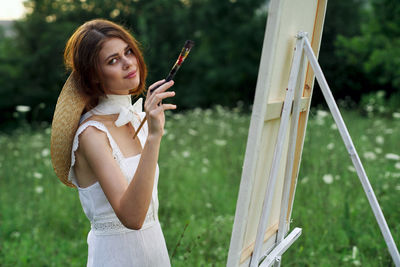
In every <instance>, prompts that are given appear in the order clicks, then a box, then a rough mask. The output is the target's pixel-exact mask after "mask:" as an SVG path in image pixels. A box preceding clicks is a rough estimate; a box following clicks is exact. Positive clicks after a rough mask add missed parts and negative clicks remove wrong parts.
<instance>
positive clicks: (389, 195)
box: [0, 0, 400, 266]
mask: <svg viewBox="0 0 400 267" xmlns="http://www.w3.org/2000/svg"><path fill="white" fill-rule="evenodd" d="M26 6H27V8H28V9H29V10H30V12H28V14H27V15H26V17H25V18H23V19H21V20H20V21H17V22H16V23H15V25H14V33H15V35H14V36H11V37H10V36H8V37H7V36H5V35H4V32H2V31H1V29H0V151H1V153H0V266H83V265H85V262H86V257H87V245H86V239H85V238H86V235H87V232H88V230H89V228H90V225H89V222H88V220H87V219H86V218H85V215H84V213H83V212H82V209H81V206H80V203H79V199H78V197H77V193H76V191H75V190H72V189H71V190H68V189H67V188H66V187H65V186H64V185H62V184H61V183H60V182H59V181H58V179H57V178H56V177H55V175H54V172H53V170H52V167H51V161H50V150H49V138H50V128H49V125H50V124H49V123H50V122H51V118H52V114H53V110H54V106H55V103H56V99H57V96H58V94H59V92H60V89H61V87H62V85H63V83H64V81H65V79H66V77H67V75H68V74H67V73H66V72H65V70H64V67H63V63H62V54H63V49H64V45H65V42H66V40H67V39H68V38H69V36H70V35H71V34H72V32H73V31H74V29H76V27H78V26H79V25H80V24H82V23H83V22H85V21H87V20H89V19H92V18H98V17H102V18H107V19H111V20H113V21H116V22H118V23H122V24H124V25H126V26H127V27H128V28H130V29H131V31H132V32H133V33H134V34H135V36H137V38H138V39H139V41H141V42H142V46H143V51H144V55H145V59H146V61H147V64H148V66H149V70H150V72H149V78H148V83H149V84H150V83H152V82H153V81H155V80H158V79H160V78H163V77H164V76H165V75H166V74H167V72H168V70H169V69H170V67H171V65H172V63H173V62H174V61H175V59H176V57H177V54H178V53H179V49H180V48H181V46H182V44H183V43H184V41H185V40H186V39H193V40H194V41H195V42H196V46H195V48H194V49H193V51H192V52H191V54H190V56H189V58H188V61H187V63H185V66H184V67H183V68H182V70H181V71H180V74H179V75H177V77H176V85H175V89H176V91H177V96H176V100H175V102H176V103H177V104H178V106H179V108H180V111H179V113H176V114H175V113H171V114H169V115H168V117H167V125H166V129H167V134H166V136H165V138H164V139H163V143H162V148H161V155H160V157H161V158H162V159H163V160H162V161H160V169H161V174H162V176H161V177H160V184H159V198H160V203H161V205H160V220H161V222H162V226H163V229H164V234H165V238H166V241H167V245H168V249H169V253H170V256H171V259H172V264H173V266H224V265H225V263H226V258H227V253H228V248H229V240H230V235H231V231H232V225H233V218H234V213H235V207H236V200H237V193H238V190H239V180H240V175H241V166H242V164H243V157H244V151H245V145H246V144H245V142H246V140H247V132H248V126H249V119H250V111H251V104H252V102H253V98H254V89H255V84H256V77H257V71H258V65H259V59H260V53H261V46H262V39H263V34H264V30H265V23H266V18H267V10H268V9H267V5H265V1H264V0H263V1H261V0H230V1H228V0H180V1H178V0H152V1H149V0H147V1H143V0H135V1H128V0H126V1H122V0H117V1H111V0H55V1H50V0H27V1H26ZM398 14H400V2H399V1H395V0H349V1H334V0H332V1H328V8H327V13H326V20H325V26H324V34H323V38H322V44H321V51H320V63H321V65H322V68H323V70H324V73H325V75H326V76H327V80H328V82H329V83H330V85H331V87H332V90H333V94H334V95H335V97H336V98H337V99H338V102H339V104H340V107H341V110H342V112H343V115H344V119H345V122H346V124H347V125H348V127H349V130H350V134H351V135H352V137H353V140H354V142H355V145H356V147H357V149H358V151H359V154H360V156H361V159H362V161H363V162H364V166H365V168H366V171H367V173H368V175H369V177H370V179H371V184H372V186H373V188H374V190H375V193H376V195H377V198H378V200H379V203H380V204H381V206H382V209H383V212H384V214H385V216H386V219H387V221H388V224H389V227H390V229H391V231H392V234H393V237H394V239H395V240H396V241H397V243H398V240H400V224H399V220H400V218H399V212H398V211H399V210H398V205H397V203H399V201H400V199H399V198H400V194H399V190H400V156H399V155H398V154H399V152H398V147H400V146H399V145H400V143H399V138H398V132H399V130H400V110H399V103H400V91H399V90H400V89H399V88H400V78H399V77H400V73H399V72H400V68H399V67H400V66H399V65H400V61H399V58H400V48H399V42H400V41H399V36H400V21H399V20H400V16H398ZM314 92H315V94H314V96H313V105H314V106H315V108H313V109H312V112H311V114H310V120H309V124H308V129H307V135H306V140H305V145H304V151H303V157H302V165H301V169H300V175H299V183H298V187H297V193H296V198H295V203H294V213H293V216H292V219H293V224H292V225H293V226H299V227H302V228H303V234H302V236H301V237H300V239H299V240H298V241H296V243H295V244H294V245H293V246H292V247H291V248H290V249H289V250H288V251H287V253H286V254H285V256H284V265H288V266H391V265H392V263H391V259H390V256H389V254H388V252H387V248H386V245H385V243H384V241H383V238H382V236H381V233H380V231H379V228H378V226H377V224H376V222H375V219H374V217H373V214H372V211H371V210H370V207H369V205H368V202H367V199H366V197H365V195H364V193H363V191H362V188H361V185H360V183H359V181H358V178H357V176H356V174H355V173H354V169H353V168H352V167H351V162H350V160H349V159H348V158H347V156H346V155H347V153H346V152H345V148H344V146H343V145H342V142H341V140H340V137H339V134H338V132H337V130H336V129H335V126H334V125H333V122H332V119H331V118H330V116H329V115H328V114H327V113H326V112H325V111H324V110H323V108H322V109H321V106H320V104H321V103H322V97H321V95H320V94H319V91H318V90H317V89H316V90H314ZM218 104H219V105H218ZM17 105H26V106H29V107H30V111H29V112H23V109H22V110H21V108H19V109H16V106H17ZM216 105H217V106H216ZM221 105H223V106H225V107H227V108H223V107H222V106H221ZM317 107H318V108H317ZM182 110H186V111H185V112H182ZM177 170H179V171H177Z"/></svg>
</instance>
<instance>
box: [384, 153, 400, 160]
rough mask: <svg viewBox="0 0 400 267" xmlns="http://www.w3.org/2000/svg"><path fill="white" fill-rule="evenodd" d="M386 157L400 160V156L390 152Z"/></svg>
mask: <svg viewBox="0 0 400 267" xmlns="http://www.w3.org/2000/svg"><path fill="white" fill-rule="evenodd" d="M385 158H387V159H391V160H400V156H399V155H397V154H394V153H388V154H386V155H385Z"/></svg>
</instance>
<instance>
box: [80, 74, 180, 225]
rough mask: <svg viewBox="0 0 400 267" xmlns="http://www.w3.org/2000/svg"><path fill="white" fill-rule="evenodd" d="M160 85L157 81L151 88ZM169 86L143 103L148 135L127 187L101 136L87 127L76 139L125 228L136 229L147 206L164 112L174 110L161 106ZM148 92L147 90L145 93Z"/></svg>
mask: <svg viewBox="0 0 400 267" xmlns="http://www.w3.org/2000/svg"><path fill="white" fill-rule="evenodd" d="M161 82H163V81H159V82H157V83H155V84H153V85H152V86H156V85H157V84H159V83H161ZM172 85H173V82H169V83H166V84H164V85H162V86H160V87H159V88H158V89H157V90H156V91H154V93H153V94H152V95H148V96H147V99H146V103H145V110H146V116H147V117H148V119H147V120H148V128H149V134H148V137H147V140H146V143H145V145H144V147H143V150H142V153H141V157H140V161H139V165H138V168H137V170H136V172H135V174H134V177H133V179H132V181H131V182H130V183H129V184H128V182H127V181H126V179H125V177H124V175H123V173H122V171H121V169H120V167H119V165H118V163H117V162H116V161H115V160H114V158H113V156H112V149H111V147H110V145H109V143H108V139H107V136H106V134H105V133H104V132H102V131H100V130H97V129H96V128H94V127H88V128H87V129H86V130H84V131H83V132H82V134H81V136H80V145H81V148H82V152H83V155H84V156H85V158H86V160H87V162H88V164H89V166H90V168H91V170H92V172H93V173H94V174H95V175H96V177H97V178H98V180H99V183H100V185H101V187H102V189H103V191H104V194H105V195H106V197H107V199H108V201H109V202H110V204H111V206H112V207H113V209H114V212H115V214H116V215H117V217H118V218H119V220H120V221H121V222H122V224H124V225H125V226H126V227H127V228H130V229H135V230H137V229H140V228H141V227H142V225H143V223H144V220H145V218H146V213H147V210H148V208H149V205H150V201H151V197H152V192H153V186H154V176H155V172H156V166H157V161H158V154H159V149H160V143H161V138H162V134H163V131H164V123H165V117H164V110H167V109H175V108H176V106H175V105H171V104H161V105H158V103H160V102H161V101H162V100H163V99H165V98H167V97H172V96H174V95H175V93H174V92H165V91H166V90H167V89H168V88H169V87H171V86H172ZM149 91H150V90H149Z"/></svg>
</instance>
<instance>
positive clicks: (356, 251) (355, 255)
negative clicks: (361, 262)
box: [351, 246, 358, 260]
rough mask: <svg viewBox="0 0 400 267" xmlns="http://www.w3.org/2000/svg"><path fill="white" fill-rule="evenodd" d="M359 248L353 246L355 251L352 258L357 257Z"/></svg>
mask: <svg viewBox="0 0 400 267" xmlns="http://www.w3.org/2000/svg"><path fill="white" fill-rule="evenodd" d="M357 253H358V249H357V247H356V246H353V251H352V253H351V258H352V259H353V260H355V259H356V258H357Z"/></svg>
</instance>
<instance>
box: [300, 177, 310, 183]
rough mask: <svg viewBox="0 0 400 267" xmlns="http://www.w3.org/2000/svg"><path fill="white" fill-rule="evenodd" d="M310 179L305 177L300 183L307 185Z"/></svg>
mask: <svg viewBox="0 0 400 267" xmlns="http://www.w3.org/2000/svg"><path fill="white" fill-rule="evenodd" d="M308 180H309V179H308V177H307V176H306V177H304V178H303V179H301V181H300V183H302V184H305V183H307V182H308Z"/></svg>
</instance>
